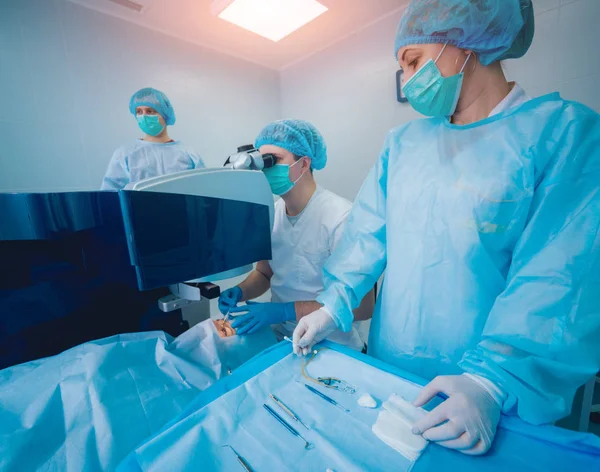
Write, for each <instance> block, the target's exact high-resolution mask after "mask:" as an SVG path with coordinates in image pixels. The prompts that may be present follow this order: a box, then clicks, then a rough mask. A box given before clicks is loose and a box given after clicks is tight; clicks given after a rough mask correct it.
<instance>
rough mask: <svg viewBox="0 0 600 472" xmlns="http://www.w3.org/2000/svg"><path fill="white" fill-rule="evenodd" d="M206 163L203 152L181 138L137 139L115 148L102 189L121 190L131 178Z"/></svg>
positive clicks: (131, 180)
mask: <svg viewBox="0 0 600 472" xmlns="http://www.w3.org/2000/svg"><path fill="white" fill-rule="evenodd" d="M204 167H206V166H205V165H204V162H203V161H202V159H201V158H200V156H199V155H198V154H197V153H195V152H193V151H190V150H188V149H186V148H184V147H183V146H182V145H181V144H180V142H179V141H172V142H170V143H151V142H148V141H143V140H141V139H138V140H137V141H136V142H135V143H134V144H133V145H130V146H123V147H120V148H119V149H117V150H116V151H115V153H114V154H113V156H112V159H111V160H110V163H109V165H108V170H107V171H106V175H105V176H104V180H103V181H102V187H101V189H102V190H121V189H122V188H124V187H125V186H126V185H127V184H129V183H131V182H139V181H140V180H144V179H148V178H150V177H157V176H159V175H166V174H173V173H175V172H181V171H183V170H191V169H202V168H204Z"/></svg>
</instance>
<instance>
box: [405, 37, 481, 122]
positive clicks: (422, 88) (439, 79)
mask: <svg viewBox="0 0 600 472" xmlns="http://www.w3.org/2000/svg"><path fill="white" fill-rule="evenodd" d="M446 46H447V44H445V45H444V47H443V48H442V50H441V51H440V53H439V55H438V57H437V59H436V60H435V61H433V60H431V59H429V60H428V61H427V62H426V63H425V65H423V67H421V68H420V69H419V70H418V71H417V72H416V73H415V74H414V75H413V76H412V77H411V78H410V79H408V81H407V82H406V83H405V84H404V87H402V91H403V92H404V95H405V96H406V98H407V99H408V102H409V103H410V104H411V106H412V107H413V108H414V109H415V110H416V111H418V112H419V113H421V114H422V115H425V116H450V115H452V114H454V112H455V110H456V105H457V103H458V98H459V96H460V91H461V89H462V83H463V78H464V73H463V70H464V68H465V66H466V65H467V62H468V61H469V58H470V57H471V55H470V54H469V56H468V57H467V59H466V61H465V63H464V64H463V66H462V68H461V69H460V72H459V73H458V74H456V75H453V76H451V77H444V76H442V73H441V72H440V69H439V68H438V66H437V61H438V60H439V58H440V57H441V56H442V53H443V52H444V50H445V49H446Z"/></svg>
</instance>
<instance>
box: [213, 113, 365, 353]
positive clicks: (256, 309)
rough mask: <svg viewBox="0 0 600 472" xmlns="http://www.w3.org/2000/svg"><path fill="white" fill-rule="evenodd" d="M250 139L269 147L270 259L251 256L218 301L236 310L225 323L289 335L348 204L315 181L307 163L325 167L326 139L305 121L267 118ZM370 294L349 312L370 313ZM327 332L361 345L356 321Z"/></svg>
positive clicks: (310, 300)
mask: <svg viewBox="0 0 600 472" xmlns="http://www.w3.org/2000/svg"><path fill="white" fill-rule="evenodd" d="M255 146H256V148H258V149H259V151H260V152H261V153H262V154H267V153H269V154H273V155H274V156H275V158H276V162H277V164H276V165H275V166H273V167H271V168H269V169H265V171H264V172H265V176H266V177H267V180H268V181H269V185H270V186H271V190H272V191H273V194H275V195H279V196H281V199H280V200H278V201H277V202H276V203H275V221H274V225H273V234H272V237H271V240H272V244H271V245H272V259H271V260H270V261H260V262H258V263H257V264H256V269H255V270H254V271H252V272H251V273H250V275H249V276H248V277H247V278H246V280H244V281H243V282H242V283H241V284H239V285H238V286H236V287H234V288H232V289H229V290H227V291H225V292H224V293H223V294H222V295H221V297H220V298H219V309H220V310H221V312H222V313H223V314H227V313H231V314H233V315H238V316H237V317H236V318H235V320H234V321H233V323H232V325H231V326H232V328H235V329H236V330H237V334H238V335H244V334H252V333H254V332H256V331H258V330H260V329H262V328H263V327H265V326H272V328H273V331H274V332H275V335H276V336H277V338H278V340H279V341H281V340H282V339H283V337H284V336H290V337H291V336H292V333H293V331H294V328H295V327H296V324H297V320H299V319H301V318H302V317H303V316H305V315H308V314H309V313H311V312H313V311H314V310H316V309H318V308H319V306H320V305H319V304H318V303H317V302H315V299H316V298H317V295H319V293H321V291H322V290H323V276H322V271H323V264H325V261H326V260H327V258H328V257H329V256H330V255H331V253H332V252H333V250H334V249H335V247H336V246H337V244H338V241H339V240H340V238H341V236H342V232H343V229H344V225H345V223H346V218H347V217H348V213H349V212H350V208H351V207H352V204H351V203H350V202H349V201H348V200H346V199H345V198H342V197H340V196H338V195H336V194H334V193H332V192H330V191H329V190H326V189H324V188H322V187H320V186H318V185H317V184H316V182H315V177H314V175H313V170H320V169H323V168H324V167H325V164H326V163H327V147H326V145H325V140H324V139H323V136H322V135H321V133H320V132H319V131H318V130H317V129H316V128H315V127H314V126H313V125H312V124H311V123H309V122H307V121H302V120H282V121H275V122H273V123H270V124H269V125H267V126H266V127H265V128H264V129H263V130H262V131H261V132H260V134H259V135H258V137H257V138H256V142H255ZM371 288H373V287H371ZM269 289H271V295H272V302H271V303H255V302H251V301H248V302H247V304H246V305H242V306H239V307H236V305H237V304H238V303H239V302H242V301H246V300H252V299H254V298H257V297H259V296H261V295H262V294H264V293H265V292H266V291H267V290H269ZM374 299H375V297H374V294H373V293H372V292H369V293H368V294H367V295H366V296H365V297H364V300H363V303H362V304H361V306H359V307H357V309H356V310H355V317H356V319H357V320H366V319H369V318H371V315H372V313H373V306H374V303H375V302H374ZM244 312H247V313H246V314H243V313H244ZM328 338H329V339H330V340H331V341H335V342H338V343H341V344H344V345H346V346H348V347H350V348H353V349H356V350H359V351H360V350H363V348H364V342H363V341H362V339H361V337H360V335H359V333H358V331H357V329H356V326H351V327H350V329H349V331H348V332H347V333H344V332H342V331H339V330H336V331H335V332H333V333H330V335H329V336H328Z"/></svg>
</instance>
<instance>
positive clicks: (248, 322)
mask: <svg viewBox="0 0 600 472" xmlns="http://www.w3.org/2000/svg"><path fill="white" fill-rule="evenodd" d="M244 311H247V312H248V314H247V315H240V316H237V317H236V318H235V320H234V321H233V323H231V327H232V328H234V329H235V330H236V334H240V335H243V334H253V333H256V332H257V331H258V330H259V329H262V328H264V327H265V326H270V325H272V324H276V323H283V322H284V321H292V320H295V319H296V309H295V308H294V303H293V302H290V303H257V302H246V305H243V306H238V307H234V308H232V309H231V310H230V311H229V312H230V313H241V312H244Z"/></svg>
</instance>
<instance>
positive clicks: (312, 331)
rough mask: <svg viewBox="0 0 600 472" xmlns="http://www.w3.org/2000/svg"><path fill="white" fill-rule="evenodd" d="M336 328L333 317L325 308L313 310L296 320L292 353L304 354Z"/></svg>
mask: <svg viewBox="0 0 600 472" xmlns="http://www.w3.org/2000/svg"><path fill="white" fill-rule="evenodd" d="M336 329H337V325H336V324H335V321H334V320H333V318H332V317H331V316H330V315H329V313H327V312H326V311H325V310H323V309H321V310H317V311H313V312H312V313H311V314H310V315H307V316H305V317H304V318H302V319H301V320H300V321H299V322H298V326H296V329H295V330H294V335H293V341H294V354H296V355H297V356H305V355H306V354H308V353H309V352H310V351H311V349H312V347H313V346H314V345H315V344H317V343H319V342H321V341H323V339H325V338H326V337H327V336H329V335H330V334H331V333H333V332H334V331H335V330H336Z"/></svg>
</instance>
